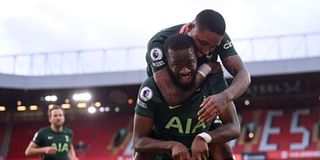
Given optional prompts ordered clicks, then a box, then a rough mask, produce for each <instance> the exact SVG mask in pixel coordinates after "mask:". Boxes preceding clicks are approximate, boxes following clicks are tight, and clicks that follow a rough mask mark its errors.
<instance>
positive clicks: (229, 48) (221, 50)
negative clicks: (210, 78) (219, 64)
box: [213, 33, 238, 59]
mask: <svg viewBox="0 0 320 160" xmlns="http://www.w3.org/2000/svg"><path fill="white" fill-rule="evenodd" d="M216 54H218V55H219V57H220V59H224V58H226V57H228V56H232V55H237V54H238V53H237V51H236V50H235V48H234V46H233V44H232V41H231V39H230V37H229V35H228V34H227V33H225V35H224V37H223V39H222V41H221V44H220V45H219V46H218V47H217V48H216V49H215V50H214V51H213V55H216Z"/></svg>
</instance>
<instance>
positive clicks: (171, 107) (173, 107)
mask: <svg viewBox="0 0 320 160" xmlns="http://www.w3.org/2000/svg"><path fill="white" fill-rule="evenodd" d="M180 106H182V105H181V104H179V105H176V106H169V109H175V108H178V107H180Z"/></svg>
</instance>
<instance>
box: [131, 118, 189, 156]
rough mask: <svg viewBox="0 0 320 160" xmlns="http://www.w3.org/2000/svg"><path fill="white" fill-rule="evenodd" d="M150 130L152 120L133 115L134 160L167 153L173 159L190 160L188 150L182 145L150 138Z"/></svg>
mask: <svg viewBox="0 0 320 160" xmlns="http://www.w3.org/2000/svg"><path fill="white" fill-rule="evenodd" d="M152 128H153V120H152V119H150V118H147V117H143V116H140V115H138V114H135V116H134V125H133V149H134V152H135V153H134V154H135V155H134V159H135V160H137V159H139V158H140V156H139V154H142V155H143V154H149V155H150V154H159V153H169V154H171V155H172V157H173V159H190V154H189V152H188V149H187V148H186V147H185V146H184V145H183V144H181V143H179V142H175V141H161V140H157V139H154V138H151V134H152ZM148 157H150V156H148ZM143 159H144V158H143Z"/></svg>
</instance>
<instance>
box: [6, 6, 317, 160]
mask: <svg viewBox="0 0 320 160" xmlns="http://www.w3.org/2000/svg"><path fill="white" fill-rule="evenodd" d="M319 3H320V2H318V1H316V0H305V1H303V2H302V1H298V0H277V1H276V0H269V1H252V0H226V1H216V0H211V1H205V0H198V1H194V0H185V1H181V0H177V1H169V0H163V1H154V0H150V1H143V0H136V1H128V0H119V1H102V0H91V1H75V0H68V1H61V0H55V1H53V0H30V1H18V0H12V1H0V149H1V152H0V159H1V158H2V159H9V160H22V159H33V158H26V157H25V156H24V150H25V148H26V147H27V145H28V144H29V142H30V141H31V139H32V137H33V135H34V133H35V132H36V131H37V130H38V129H39V128H40V127H43V126H47V125H49V123H48V121H47V110H48V108H50V106H52V104H58V105H61V106H62V107H63V108H64V110H65V112H66V119H67V121H66V126H67V127H69V128H71V129H72V130H73V131H74V133H75V135H74V140H73V144H74V146H75V148H76V151H77V155H78V157H79V158H80V159H84V160H98V159H131V154H132V150H131V147H132V144H131V141H130V139H131V136H132V118H133V114H134V107H135V103H136V98H137V92H138V89H139V86H140V84H141V83H142V82H143V80H144V79H145V78H146V77H147V75H146V70H145V68H146V62H145V54H146V45H147V43H148V40H149V39H150V38H151V37H152V36H153V35H154V34H155V33H157V32H158V31H160V30H162V29H164V28H167V27H171V26H174V25H177V24H182V23H187V22H191V21H192V20H193V19H194V18H195V16H196V14H197V13H199V12H200V11H202V10H203V9H213V10H216V11H218V12H220V13H221V14H222V15H223V16H224V18H225V20H226V23H227V33H228V35H229V36H230V38H231V39H232V40H233V45H234V47H235V49H236V50H237V52H238V54H239V55H240V57H241V58H242V59H243V61H244V62H245V65H246V67H247V69H248V70H249V72H250V73H251V76H252V83H251V85H250V87H249V89H248V91H247V92H246V93H245V94H244V95H243V96H241V97H240V98H238V99H237V100H236V101H235V103H236V106H237V110H238V114H239V117H240V121H241V126H242V132H241V136H240V137H239V138H238V139H237V140H234V141H232V142H230V144H231V146H232V147H233V149H234V153H235V155H236V157H237V159H243V160H250V159H259V160H260V159H261V160H263V159H320V151H319V150H320V118H319V117H320V108H319V107H320V83H319V82H320V45H319V42H320V28H319V27H320V21H319V19H320V10H319V9H318V8H319V7H318V6H319V5H320V4H319ZM317 19H318V20H317ZM224 72H225V76H226V78H227V80H228V82H229V83H230V82H231V80H232V79H231V77H230V75H229V74H228V73H227V71H224ZM34 159H37V158H34Z"/></svg>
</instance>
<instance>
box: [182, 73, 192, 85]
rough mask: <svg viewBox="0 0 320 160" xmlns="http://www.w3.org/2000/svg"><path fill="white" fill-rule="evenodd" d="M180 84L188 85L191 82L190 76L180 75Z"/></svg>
mask: <svg viewBox="0 0 320 160" xmlns="http://www.w3.org/2000/svg"><path fill="white" fill-rule="evenodd" d="M179 79H180V83H181V84H183V85H188V84H189V83H190V82H191V75H180V78H179Z"/></svg>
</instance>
